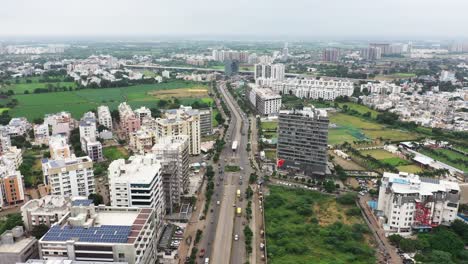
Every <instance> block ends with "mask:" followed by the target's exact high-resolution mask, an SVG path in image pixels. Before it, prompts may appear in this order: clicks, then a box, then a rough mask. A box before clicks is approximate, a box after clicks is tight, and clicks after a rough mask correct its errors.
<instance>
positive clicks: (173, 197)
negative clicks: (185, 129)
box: [153, 135, 190, 211]
mask: <svg viewBox="0 0 468 264" xmlns="http://www.w3.org/2000/svg"><path fill="white" fill-rule="evenodd" d="M153 153H154V154H155V155H156V157H157V158H158V159H159V160H161V161H162V163H170V164H171V165H172V166H173V167H175V170H171V172H172V173H166V174H165V175H166V177H164V178H163V187H164V194H165V201H166V210H167V211H171V210H172V209H173V208H175V207H178V206H180V204H181V202H180V201H181V197H182V195H183V194H184V192H185V191H187V190H188V185H189V163H190V161H189V137H188V136H186V135H179V136H168V137H163V138H160V139H159V140H158V143H157V144H155V145H154V147H153ZM169 168H171V167H169Z"/></svg>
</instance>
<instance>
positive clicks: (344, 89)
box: [270, 79, 354, 101]
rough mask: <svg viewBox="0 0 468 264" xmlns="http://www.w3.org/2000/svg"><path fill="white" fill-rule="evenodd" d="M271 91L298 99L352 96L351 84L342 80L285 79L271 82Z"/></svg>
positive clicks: (352, 88) (327, 98) (330, 99)
mask: <svg viewBox="0 0 468 264" xmlns="http://www.w3.org/2000/svg"><path fill="white" fill-rule="evenodd" d="M270 86H271V89H272V90H273V91H274V92H276V93H279V94H281V95H283V94H292V95H295V96H296V97H299V98H310V99H323V100H328V101H333V100H335V98H336V97H338V96H352V95H353V92H354V86H353V82H351V81H343V80H338V81H336V80H324V79H319V80H316V79H286V80H283V81H273V82H272V83H271V85H270Z"/></svg>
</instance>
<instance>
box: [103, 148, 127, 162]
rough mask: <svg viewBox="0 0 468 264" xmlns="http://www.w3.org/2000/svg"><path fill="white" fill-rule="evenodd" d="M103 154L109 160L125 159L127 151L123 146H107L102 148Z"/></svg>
mask: <svg viewBox="0 0 468 264" xmlns="http://www.w3.org/2000/svg"><path fill="white" fill-rule="evenodd" d="M103 155H104V157H105V158H106V160H109V161H113V160H117V159H127V158H128V151H127V150H126V149H125V148H123V147H108V148H104V149H103Z"/></svg>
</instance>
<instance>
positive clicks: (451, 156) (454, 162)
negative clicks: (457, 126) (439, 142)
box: [419, 149, 468, 171]
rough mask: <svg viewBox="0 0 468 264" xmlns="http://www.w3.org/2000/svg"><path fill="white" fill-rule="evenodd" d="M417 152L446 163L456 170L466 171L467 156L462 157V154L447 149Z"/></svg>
mask: <svg viewBox="0 0 468 264" xmlns="http://www.w3.org/2000/svg"><path fill="white" fill-rule="evenodd" d="M419 151H420V152H421V153H422V154H424V155H427V156H429V157H431V158H433V159H436V160H438V161H441V162H443V163H447V164H448V165H450V166H453V167H455V168H457V169H460V170H463V171H468V156H464V155H463V154H460V153H458V152H455V151H453V150H449V149H433V150H431V149H421V150H419Z"/></svg>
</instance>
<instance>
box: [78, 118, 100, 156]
mask: <svg viewBox="0 0 468 264" xmlns="http://www.w3.org/2000/svg"><path fill="white" fill-rule="evenodd" d="M79 129H80V142H81V149H82V150H83V151H84V152H85V153H86V154H88V156H89V157H90V158H91V160H93V161H94V162H99V161H102V160H104V156H103V153H102V144H101V142H99V141H97V135H98V131H97V125H96V116H95V115H94V113H93V112H87V113H85V114H84V115H83V117H82V118H81V120H80V125H79Z"/></svg>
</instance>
